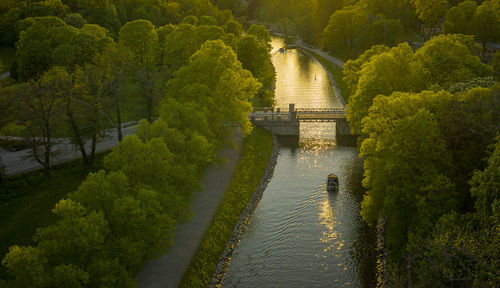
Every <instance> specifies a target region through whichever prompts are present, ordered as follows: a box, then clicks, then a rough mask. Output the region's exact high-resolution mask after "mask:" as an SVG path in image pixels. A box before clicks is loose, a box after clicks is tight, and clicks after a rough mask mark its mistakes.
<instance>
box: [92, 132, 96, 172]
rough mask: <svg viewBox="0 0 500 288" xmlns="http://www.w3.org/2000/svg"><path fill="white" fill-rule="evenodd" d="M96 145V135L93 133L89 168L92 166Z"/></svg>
mask: <svg viewBox="0 0 500 288" xmlns="http://www.w3.org/2000/svg"><path fill="white" fill-rule="evenodd" d="M96 143H97V135H96V134H95V133H94V135H92V148H91V150H90V166H92V165H93V164H94V159H95V148H96Z"/></svg>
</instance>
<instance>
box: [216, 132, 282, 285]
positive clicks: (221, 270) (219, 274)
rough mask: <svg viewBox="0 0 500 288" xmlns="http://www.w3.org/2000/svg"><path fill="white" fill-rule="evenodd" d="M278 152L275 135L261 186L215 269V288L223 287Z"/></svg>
mask: <svg viewBox="0 0 500 288" xmlns="http://www.w3.org/2000/svg"><path fill="white" fill-rule="evenodd" d="M278 152H279V144H278V139H277V137H276V136H274V135H273V152H272V154H271V158H270V159H269V162H268V163H267V167H266V171H265V172H264V176H263V177H262V178H261V179H260V183H259V186H257V189H255V191H254V193H253V195H252V198H251V199H250V202H249V203H248V204H247V206H246V207H245V209H244V210H243V212H242V213H241V215H240V219H239V220H238V223H237V224H236V226H235V228H234V230H233V235H232V236H231V238H230V240H229V242H228V244H227V246H226V250H225V251H224V253H223V254H222V256H221V258H220V260H219V263H218V264H217V268H216V270H215V273H214V275H213V276H212V279H211V280H210V285H209V287H213V288H215V287H221V284H222V279H223V278H224V275H225V274H226V271H227V268H228V267H229V264H230V261H231V256H232V255H233V251H234V249H235V248H236V245H238V243H239V242H240V240H241V236H242V235H243V232H244V231H245V229H246V228H247V226H248V221H249V220H250V217H251V216H252V214H253V212H254V211H255V208H256V207H257V204H258V203H259V201H260V199H261V198H262V194H263V193H264V190H265V189H266V187H267V183H269V181H271V178H272V177H273V172H274V167H275V166H276V162H277V160H278Z"/></svg>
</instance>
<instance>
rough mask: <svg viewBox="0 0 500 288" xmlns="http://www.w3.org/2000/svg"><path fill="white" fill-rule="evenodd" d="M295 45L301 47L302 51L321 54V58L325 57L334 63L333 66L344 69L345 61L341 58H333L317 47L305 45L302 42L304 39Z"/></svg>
mask: <svg viewBox="0 0 500 288" xmlns="http://www.w3.org/2000/svg"><path fill="white" fill-rule="evenodd" d="M295 45H297V46H299V47H300V48H302V49H305V50H309V51H313V52H314V53H317V54H319V55H320V56H321V57H323V58H325V59H326V60H328V61H330V62H332V63H333V64H335V65H337V66H340V67H342V68H344V61H342V60H340V59H339V58H335V57H333V56H332V55H330V54H328V53H327V52H325V51H323V50H321V49H319V48H316V47H313V46H311V45H309V44H307V43H304V42H303V41H302V39H300V38H299V39H297V40H296V41H295ZM327 71H328V70H327Z"/></svg>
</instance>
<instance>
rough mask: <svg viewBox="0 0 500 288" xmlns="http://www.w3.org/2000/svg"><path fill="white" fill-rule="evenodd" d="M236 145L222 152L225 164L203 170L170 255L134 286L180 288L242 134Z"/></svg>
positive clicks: (146, 270)
mask: <svg viewBox="0 0 500 288" xmlns="http://www.w3.org/2000/svg"><path fill="white" fill-rule="evenodd" d="M235 142H236V143H237V148H236V149H225V150H223V151H222V152H221V153H222V155H224V156H225V157H226V158H227V160H228V161H227V162H226V163H225V164H222V165H216V166H214V167H211V168H208V169H207V171H205V176H204V179H203V181H202V184H203V187H204V189H203V191H202V192H200V193H199V195H198V196H197V197H196V198H195V199H194V200H193V202H192V204H191V207H192V210H193V213H194V217H193V219H192V220H191V221H190V222H188V223H183V224H179V225H178V226H177V229H176V231H175V235H174V246H173V247H171V248H170V253H168V254H164V255H161V256H160V257H159V258H158V259H156V260H153V261H150V262H148V263H147V264H146V265H145V266H144V267H143V268H142V270H141V271H140V272H139V275H138V277H137V287H139V288H155V287H162V288H167V287H177V286H178V285H179V283H180V281H181V279H182V275H183V274H184V271H185V270H186V269H187V267H188V265H189V262H190V261H191V258H192V257H193V255H194V253H195V252H196V250H197V249H198V246H199V245H200V242H201V239H202V237H203V235H204V234H205V231H206V229H207V228H208V226H210V223H211V222H212V218H213V215H214V214H215V212H216V211H217V207H218V206H219V204H220V202H221V200H222V198H223V196H224V194H225V192H226V188H227V186H228V185H229V182H230V181H231V178H232V176H233V172H234V169H235V168H236V164H237V163H238V159H239V156H240V151H241V146H242V142H243V139H242V137H241V133H239V132H238V133H237V134H236V136H235Z"/></svg>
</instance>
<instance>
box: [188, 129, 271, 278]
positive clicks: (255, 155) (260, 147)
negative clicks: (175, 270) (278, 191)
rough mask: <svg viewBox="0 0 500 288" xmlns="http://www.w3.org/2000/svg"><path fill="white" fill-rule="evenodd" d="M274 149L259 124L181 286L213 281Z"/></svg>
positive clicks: (243, 152) (247, 140) (248, 138)
mask: <svg viewBox="0 0 500 288" xmlns="http://www.w3.org/2000/svg"><path fill="white" fill-rule="evenodd" d="M272 149H273V138H272V136H271V134H270V133H269V132H267V131H265V130H264V129H262V128H258V127H255V128H254V130H253V132H252V134H250V135H249V136H248V137H247V138H246V139H245V141H244V145H243V151H242V155H241V158H240V161H239V163H238V166H237V167H236V170H235V172H234V176H233V179H232V180H231V184H230V185H229V188H228V190H227V191H226V194H225V195H224V198H223V200H222V203H221V205H220V207H219V208H218V210H217V213H216V214H215V216H214V219H213V220H212V224H211V225H210V227H209V228H208V230H207V232H206V233H205V235H204V236H203V239H202V242H201V243H200V246H199V247H198V250H197V251H196V254H195V256H194V257H193V259H192V260H191V263H190V264H189V267H188V269H187V270H186V272H185V274H184V276H183V278H182V281H181V285H180V287H189V288H191V287H206V286H207V285H208V284H209V282H210V279H211V277H212V275H213V273H214V272H215V269H216V266H217V263H218V262H219V259H220V256H221V255H222V253H224V250H225V248H226V245H227V243H228V241H229V239H230V237H231V235H232V233H233V229H234V226H235V225H236V223H237V222H238V220H239V218H240V214H241V212H242V211H243V209H244V208H245V207H246V205H247V204H248V202H249V201H250V198H251V197H252V194H253V192H254V191H255V189H256V188H257V186H258V185H259V182H260V179H261V178H262V176H263V175H264V171H265V170H266V167H267V163H268V162H269V158H270V157H271V154H272Z"/></svg>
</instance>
